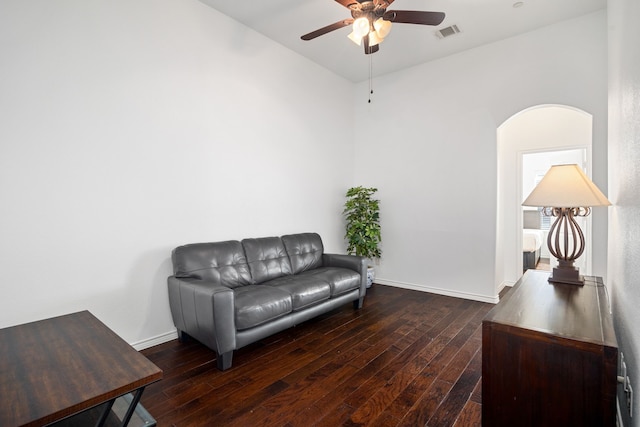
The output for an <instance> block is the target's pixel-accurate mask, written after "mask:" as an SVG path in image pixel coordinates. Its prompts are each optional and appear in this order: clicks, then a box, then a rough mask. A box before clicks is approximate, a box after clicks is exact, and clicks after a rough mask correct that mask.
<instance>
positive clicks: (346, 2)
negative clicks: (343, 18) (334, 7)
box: [336, 0, 358, 8]
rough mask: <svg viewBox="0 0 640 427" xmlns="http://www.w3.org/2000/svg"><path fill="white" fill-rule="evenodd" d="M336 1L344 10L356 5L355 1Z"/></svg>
mask: <svg viewBox="0 0 640 427" xmlns="http://www.w3.org/2000/svg"><path fill="white" fill-rule="evenodd" d="M336 1H337V2H338V3H340V4H341V5H343V6H344V7H346V8H349V6H351V5H352V4H354V3H358V2H357V1H356V0H336Z"/></svg>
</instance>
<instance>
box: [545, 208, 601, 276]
mask: <svg viewBox="0 0 640 427" xmlns="http://www.w3.org/2000/svg"><path fill="white" fill-rule="evenodd" d="M590 212H591V209H590V208H544V211H543V213H544V214H545V215H548V216H555V217H556V220H555V221H554V223H553V224H552V225H551V228H550V229H549V236H547V246H549V252H551V255H553V256H554V257H556V258H557V259H558V266H557V267H556V268H554V269H553V272H552V273H551V276H550V277H549V282H550V283H566V284H570V285H579V286H582V285H584V277H583V276H581V275H580V271H579V270H578V269H577V268H576V267H574V266H573V262H574V261H575V260H576V259H578V257H580V255H582V252H584V246H585V245H584V234H583V233H582V230H581V229H580V226H579V225H578V223H577V222H576V220H575V217H576V216H587V215H589V213H590Z"/></svg>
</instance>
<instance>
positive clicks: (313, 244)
mask: <svg viewBox="0 0 640 427" xmlns="http://www.w3.org/2000/svg"><path fill="white" fill-rule="evenodd" d="M282 242H283V243H284V247H285V248H286V249H287V254H289V259H290V260H291V267H292V268H293V274H298V273H302V272H303V271H307V270H312V269H314V268H319V267H322V253H323V252H324V246H323V245H322V239H321V238H320V235H319V234H317V233H300V234H289V235H287V236H282Z"/></svg>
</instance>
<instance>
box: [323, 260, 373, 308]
mask: <svg viewBox="0 0 640 427" xmlns="http://www.w3.org/2000/svg"><path fill="white" fill-rule="evenodd" d="M322 265H323V266H324V267H342V268H348V269H350V270H353V271H356V272H358V273H359V274H360V297H361V298H362V297H364V295H365V294H366V293H367V267H368V266H367V258H365V257H362V256H357V255H342V254H322Z"/></svg>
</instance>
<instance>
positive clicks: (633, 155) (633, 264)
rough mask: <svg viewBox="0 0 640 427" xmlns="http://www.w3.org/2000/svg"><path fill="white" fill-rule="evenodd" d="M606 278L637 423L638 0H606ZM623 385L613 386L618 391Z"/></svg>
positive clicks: (639, 336) (639, 313) (639, 320)
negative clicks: (607, 152)
mask: <svg viewBox="0 0 640 427" xmlns="http://www.w3.org/2000/svg"><path fill="white" fill-rule="evenodd" d="M608 16H609V29H610V30H609V200H611V203H612V204H613V206H612V207H611V208H610V215H609V278H608V285H609V287H610V289H611V294H612V299H613V316H614V321H615V327H616V335H617V338H618V346H619V349H620V351H622V352H623V353H624V355H625V359H626V363H627V369H628V374H629V376H630V378H631V385H632V387H633V388H634V389H635V393H634V395H633V397H634V399H633V407H634V414H633V419H631V418H629V416H628V412H627V408H626V407H625V403H624V402H625V400H626V399H625V398H624V395H623V394H621V393H619V394H618V400H619V402H620V405H621V407H622V411H621V412H622V414H623V416H624V425H625V426H637V425H640V421H638V420H639V412H638V408H639V407H640V406H639V405H640V393H639V392H638V390H640V334H639V333H638V325H640V310H638V307H639V306H640V286H639V285H640V239H639V237H640V50H638V40H640V27H639V26H638V21H639V20H640V2H638V1H637V0H609V3H608ZM621 389H622V387H618V390H621Z"/></svg>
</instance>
